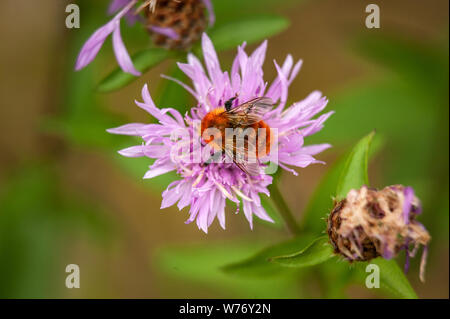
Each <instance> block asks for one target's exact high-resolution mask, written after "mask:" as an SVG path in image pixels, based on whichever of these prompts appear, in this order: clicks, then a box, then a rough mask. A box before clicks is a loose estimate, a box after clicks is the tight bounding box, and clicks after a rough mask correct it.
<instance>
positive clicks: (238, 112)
mask: <svg viewBox="0 0 450 319" xmlns="http://www.w3.org/2000/svg"><path fill="white" fill-rule="evenodd" d="M272 107H273V101H272V99H271V98H269V97H264V96H263V97H257V98H255V99H253V100H250V101H248V102H245V103H243V104H241V105H238V106H236V107H235V108H233V109H231V110H229V111H227V115H228V119H229V120H230V122H231V123H232V124H233V126H248V125H252V124H254V123H258V122H259V121H261V120H262V117H263V116H264V114H266V113H267V112H268V111H270V110H271V109H272Z"/></svg>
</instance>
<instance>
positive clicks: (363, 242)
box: [327, 185, 431, 281]
mask: <svg viewBox="0 0 450 319" xmlns="http://www.w3.org/2000/svg"><path fill="white" fill-rule="evenodd" d="M420 213H421V207H420V202H419V200H418V199H417V197H415V196H414V192H413V190H412V188H411V187H404V186H402V185H394V186H388V187H386V188H384V189H382V190H380V191H377V190H375V189H370V188H368V187H366V186H363V187H362V188H361V189H359V190H351V191H350V192H349V193H348V194H347V197H346V198H345V199H343V200H341V201H340V202H338V203H336V205H335V207H334V209H333V210H332V212H331V214H330V215H329V217H328V227H327V232H328V236H329V238H330V242H331V244H332V246H333V248H334V251H335V253H336V254H340V255H342V256H344V257H345V258H346V259H347V260H349V261H367V260H370V259H372V258H375V257H378V256H382V257H383V258H386V259H390V258H392V257H394V256H396V255H397V254H398V253H399V252H400V251H401V250H405V251H406V256H407V262H406V265H405V271H407V269H408V267H409V257H413V256H414V255H415V253H416V251H417V249H418V248H419V246H420V245H423V246H425V247H424V252H423V255H422V263H421V272H420V277H421V280H422V281H424V270H425V259H426V253H427V245H428V242H429V241H430V239H431V237H430V235H429V234H428V232H427V230H426V229H425V227H424V226H423V225H422V224H421V223H419V222H418V221H416V216H417V215H418V214H420ZM410 246H411V247H413V250H412V251H410V250H409V248H410Z"/></svg>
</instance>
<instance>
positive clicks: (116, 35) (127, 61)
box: [113, 21, 141, 76]
mask: <svg viewBox="0 0 450 319" xmlns="http://www.w3.org/2000/svg"><path fill="white" fill-rule="evenodd" d="M116 25H117V26H116V28H115V29H114V32H113V48H114V54H115V55H116V59H117V62H118V63H119V65H120V67H121V68H122V70H123V71H124V72H127V73H130V74H133V75H135V76H140V75H141V72H139V71H138V70H136V69H135V67H134V65H133V62H132V61H131V58H130V55H129V54H128V51H127V49H126V48H125V45H124V43H123V41H122V37H121V35H120V21H117V22H116Z"/></svg>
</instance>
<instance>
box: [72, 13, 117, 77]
mask: <svg viewBox="0 0 450 319" xmlns="http://www.w3.org/2000/svg"><path fill="white" fill-rule="evenodd" d="M114 28H116V24H115V21H113V20H112V21H110V22H108V23H107V24H105V25H104V26H102V27H100V28H99V29H97V31H95V32H94V33H93V34H92V35H91V37H90V38H89V39H88V40H87V41H86V42H85V44H84V45H83V47H82V48H81V51H80V53H79V55H78V58H77V62H76V64H75V70H77V71H78V70H80V69H82V68H84V67H85V66H86V65H88V64H89V63H91V62H92V60H94V59H95V57H96V56H97V53H98V52H99V51H100V49H101V47H102V46H103V43H104V42H105V40H106V38H107V37H108V36H109V35H110V34H111V33H112V32H113V31H114Z"/></svg>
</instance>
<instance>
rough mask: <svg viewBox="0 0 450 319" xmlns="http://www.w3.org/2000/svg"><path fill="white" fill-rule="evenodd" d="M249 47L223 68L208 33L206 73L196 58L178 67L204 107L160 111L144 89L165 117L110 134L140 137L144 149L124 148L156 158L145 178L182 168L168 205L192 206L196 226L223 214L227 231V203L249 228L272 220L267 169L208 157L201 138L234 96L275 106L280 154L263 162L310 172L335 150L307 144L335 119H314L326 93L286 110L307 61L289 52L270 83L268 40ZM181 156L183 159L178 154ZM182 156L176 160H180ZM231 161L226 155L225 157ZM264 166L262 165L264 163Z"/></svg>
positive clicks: (157, 112)
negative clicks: (264, 200) (202, 128)
mask: <svg viewBox="0 0 450 319" xmlns="http://www.w3.org/2000/svg"><path fill="white" fill-rule="evenodd" d="M244 47H245V44H244V45H242V46H240V47H238V52H237V55H236V58H235V59H234V63H233V66H232V68H231V70H230V72H227V71H225V72H224V71H222V69H221V66H220V63H219V60H218V58H217V54H216V51H215V50H214V47H213V44H212V43H211V41H210V39H209V38H208V36H207V35H206V34H203V37H202V48H203V56H204V60H205V66H206V70H205V69H204V68H203V66H202V64H201V62H200V61H199V60H198V59H197V58H196V57H195V56H194V55H192V54H189V55H188V59H187V60H188V61H187V62H188V63H178V66H179V67H180V69H181V70H182V71H183V72H184V73H185V74H186V75H187V76H188V77H189V78H190V79H191V80H192V85H193V88H192V87H189V86H188V85H186V84H184V83H181V82H179V81H178V80H176V79H172V80H174V81H177V83H179V84H181V85H182V86H183V87H184V88H185V89H186V90H187V91H188V92H190V93H191V94H192V95H193V96H194V97H195V99H196V100H197V106H196V107H194V108H192V109H191V111H190V112H189V113H187V114H185V116H184V117H183V116H182V115H181V114H180V113H179V112H178V111H177V110H175V109H172V108H165V109H159V108H157V107H156V106H155V104H154V102H153V100H152V98H151V96H150V94H149V92H148V90H147V86H144V88H143V90H142V98H143V102H136V104H137V105H138V106H139V107H141V108H143V109H144V110H146V111H147V112H149V113H150V114H151V115H152V116H153V117H155V118H156V119H157V120H158V123H157V124H141V123H132V124H127V125H124V126H121V127H118V128H114V129H110V130H108V132H110V133H115V134H125V135H133V136H140V137H141V138H142V140H143V144H142V145H137V146H132V147H130V148H127V149H124V150H121V151H119V153H120V154H122V155H123V156H128V157H141V156H146V157H149V158H153V159H155V162H154V163H153V165H151V166H150V169H149V170H148V171H147V173H146V174H145V176H144V178H152V177H155V176H157V175H161V174H164V173H167V172H169V171H176V172H177V173H178V175H179V176H180V177H181V179H179V180H177V181H175V182H173V183H172V184H170V185H169V186H168V188H167V189H166V190H165V191H164V192H163V194H162V197H163V200H162V205H161V208H165V207H169V206H172V205H174V204H175V203H177V206H178V208H179V209H180V210H181V209H182V208H184V207H187V206H190V210H189V214H190V216H189V218H188V220H187V221H186V223H190V222H193V221H196V223H197V225H198V227H199V228H200V229H202V230H203V231H204V232H207V230H208V227H209V226H210V225H211V223H212V222H213V221H214V219H215V218H216V217H217V219H218V220H219V223H220V226H221V227H222V228H224V229H225V205H226V200H227V199H228V200H229V201H232V202H234V203H236V205H237V211H239V207H240V206H241V204H242V208H243V212H244V215H245V217H246V218H247V220H248V222H249V224H250V227H252V225H253V215H256V216H257V217H258V218H260V219H263V220H266V221H270V222H272V219H271V218H270V217H269V216H268V215H267V213H266V211H265V210H264V208H263V206H262V205H261V200H260V194H261V193H263V194H266V195H267V196H270V193H269V191H268V189H267V186H268V185H270V184H271V183H272V176H270V175H267V174H266V173H265V172H263V171H262V170H260V171H259V173H258V174H256V175H249V174H246V173H244V172H243V170H242V169H240V168H239V167H238V166H237V165H236V164H235V163H233V162H229V161H228V162H227V161H223V158H222V161H220V160H219V161H218V162H211V161H210V160H209V159H208V154H210V153H208V151H207V156H206V157H204V156H200V157H199V156H197V155H198V154H199V153H201V154H204V153H205V152H204V150H205V149H207V148H205V143H204V142H203V141H202V140H201V138H200V137H199V136H198V135H196V134H197V132H198V126H199V123H200V122H201V120H202V119H203V118H204V117H205V115H206V114H207V113H209V112H210V111H212V110H214V109H217V108H218V107H223V106H224V104H225V103H226V101H228V100H229V99H230V98H233V97H234V98H236V99H235V100H234V105H238V104H241V103H244V102H247V101H249V100H251V99H254V98H256V97H263V96H264V97H267V98H269V99H271V100H272V101H273V102H274V104H275V106H274V107H273V109H272V110H270V111H269V112H267V113H266V114H265V115H264V122H265V123H267V125H269V126H270V127H271V128H272V130H274V131H275V130H276V131H277V132H278V138H277V139H276V140H271V144H272V147H273V148H274V149H277V152H271V153H270V154H269V155H268V156H267V157H266V158H265V159H261V161H262V162H265V163H266V164H267V163H270V162H275V163H277V164H278V165H279V166H280V167H282V168H284V169H286V170H289V171H291V172H292V173H294V174H296V172H295V171H294V170H293V169H292V168H289V167H288V166H297V167H306V166H308V165H309V164H313V163H322V162H320V161H318V160H316V159H315V158H314V157H313V155H315V154H317V153H319V152H321V151H323V150H325V149H327V148H328V147H330V145H329V144H320V145H310V146H304V145H303V139H304V138H305V137H307V136H309V135H311V134H314V133H315V132H317V131H319V130H320V129H321V128H322V126H323V123H324V121H325V120H326V119H327V118H328V117H329V116H330V115H331V114H332V112H328V113H326V114H323V115H321V116H319V117H317V118H315V119H313V117H314V116H315V115H316V114H317V113H319V112H321V111H322V110H323V109H324V108H325V106H326V104H327V99H326V98H325V97H323V96H322V95H321V93H320V92H313V93H311V94H310V95H309V96H308V97H307V98H306V99H304V100H303V101H300V102H297V103H294V104H292V105H291V106H289V107H286V101H287V95H288V87H289V85H290V83H291V82H292V81H293V79H294V78H295V76H296V75H297V74H298V72H299V70H300V66H301V61H299V62H297V63H296V64H294V61H293V59H292V56H290V55H288V57H287V58H286V60H285V62H284V63H283V65H282V66H281V67H280V66H279V65H278V64H277V63H276V62H274V64H275V67H276V69H277V72H278V76H277V77H276V79H275V80H274V81H273V82H272V84H271V85H270V86H268V84H267V82H265V81H264V79H263V71H262V66H263V62H264V58H265V53H266V48H267V41H264V42H263V43H262V44H261V45H260V46H259V47H258V48H257V49H256V50H255V51H254V52H253V53H252V54H251V55H247V53H246V52H245V51H244ZM180 149H183V150H184V151H183V152H181V153H182V155H181V156H178V155H177V154H179V150H180ZM175 155H177V156H175ZM225 157H226V156H225ZM264 165H265V164H264V163H261V166H264Z"/></svg>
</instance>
